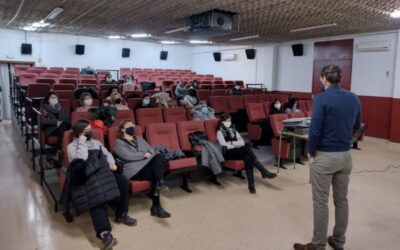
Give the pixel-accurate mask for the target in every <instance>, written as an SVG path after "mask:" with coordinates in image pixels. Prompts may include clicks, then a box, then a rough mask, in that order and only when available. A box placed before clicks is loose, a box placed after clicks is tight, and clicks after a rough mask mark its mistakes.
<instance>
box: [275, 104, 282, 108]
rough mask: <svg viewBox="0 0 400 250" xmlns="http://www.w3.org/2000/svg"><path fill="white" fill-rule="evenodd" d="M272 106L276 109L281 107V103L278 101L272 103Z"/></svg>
mask: <svg viewBox="0 0 400 250" xmlns="http://www.w3.org/2000/svg"><path fill="white" fill-rule="evenodd" d="M274 107H275V108H276V109H281V107H282V104H280V103H275V104H274Z"/></svg>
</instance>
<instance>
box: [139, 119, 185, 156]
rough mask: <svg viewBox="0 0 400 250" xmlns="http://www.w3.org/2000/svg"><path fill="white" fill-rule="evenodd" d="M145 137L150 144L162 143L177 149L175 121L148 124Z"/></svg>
mask: <svg viewBox="0 0 400 250" xmlns="http://www.w3.org/2000/svg"><path fill="white" fill-rule="evenodd" d="M146 139H147V142H148V143H149V144H150V145H151V146H155V145H162V146H165V147H167V148H169V149H172V150H177V149H179V141H178V134H177V132H176V125H175V123H153V124H148V125H147V129H146Z"/></svg>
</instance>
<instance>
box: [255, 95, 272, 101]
mask: <svg viewBox="0 0 400 250" xmlns="http://www.w3.org/2000/svg"><path fill="white" fill-rule="evenodd" d="M256 96H257V98H258V102H260V103H265V102H269V95H268V94H258V95H256Z"/></svg>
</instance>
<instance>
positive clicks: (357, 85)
mask: <svg viewBox="0 0 400 250" xmlns="http://www.w3.org/2000/svg"><path fill="white" fill-rule="evenodd" d="M397 33H398V32H397V31H393V32H387V33H382V34H361V35H352V36H340V37H328V38H319V39H310V40H305V41H302V43H303V44H304V56H302V57H294V56H293V54H292V49H291V47H290V46H291V44H293V43H298V41H296V42H287V43H281V44H279V48H278V52H277V53H278V55H277V60H278V62H277V70H276V72H277V76H276V79H277V82H276V90H287V91H300V92H311V89H312V74H313V58H314V47H313V44H314V42H319V41H330V40H340V39H349V38H353V39H354V52H353V69H352V81H351V84H352V85H351V88H352V89H351V90H352V91H354V92H355V93H356V94H358V95H365V96H382V97H391V96H392V95H393V84H394V75H395V73H396V70H395V65H396V54H397V35H398V34H397ZM372 41H390V43H391V50H390V51H379V52H359V51H357V49H356V48H357V44H358V43H359V42H372ZM398 59H400V58H398ZM399 72H400V65H399ZM399 82H400V73H399Z"/></svg>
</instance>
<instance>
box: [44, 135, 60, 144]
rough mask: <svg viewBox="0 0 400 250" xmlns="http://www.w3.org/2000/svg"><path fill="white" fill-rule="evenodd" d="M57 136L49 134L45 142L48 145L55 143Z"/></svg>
mask: <svg viewBox="0 0 400 250" xmlns="http://www.w3.org/2000/svg"><path fill="white" fill-rule="evenodd" d="M57 141H58V138H57V136H49V137H47V138H46V144H47V145H50V146H54V145H57Z"/></svg>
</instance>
